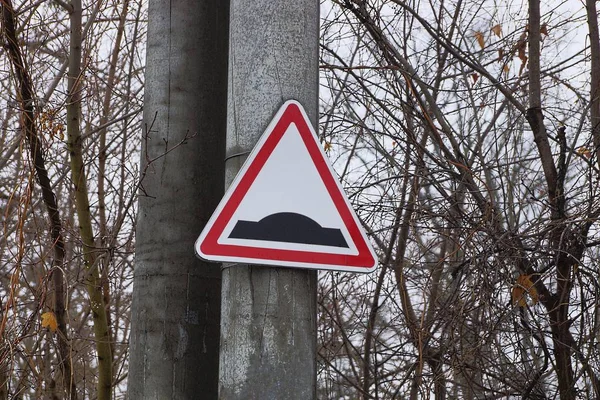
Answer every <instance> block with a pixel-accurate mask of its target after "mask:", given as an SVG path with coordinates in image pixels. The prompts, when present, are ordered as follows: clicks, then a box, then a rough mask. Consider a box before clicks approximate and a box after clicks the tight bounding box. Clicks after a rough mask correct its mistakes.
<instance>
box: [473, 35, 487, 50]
mask: <svg viewBox="0 0 600 400" xmlns="http://www.w3.org/2000/svg"><path fill="white" fill-rule="evenodd" d="M474 36H475V39H477V43H479V46H480V47H481V48H482V49H483V48H484V47H485V38H484V37H483V32H481V31H475V34H474Z"/></svg>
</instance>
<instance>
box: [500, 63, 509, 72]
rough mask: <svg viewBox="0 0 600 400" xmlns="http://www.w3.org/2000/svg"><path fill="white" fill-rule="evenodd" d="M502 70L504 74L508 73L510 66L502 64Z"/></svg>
mask: <svg viewBox="0 0 600 400" xmlns="http://www.w3.org/2000/svg"><path fill="white" fill-rule="evenodd" d="M502 71H504V73H505V74H508V72H509V71H510V67H509V66H508V64H504V66H503V67H502Z"/></svg>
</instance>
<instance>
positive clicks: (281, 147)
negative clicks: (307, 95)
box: [195, 101, 377, 272]
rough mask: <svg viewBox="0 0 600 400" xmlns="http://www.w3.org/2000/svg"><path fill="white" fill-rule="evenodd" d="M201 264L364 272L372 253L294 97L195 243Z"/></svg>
mask: <svg viewBox="0 0 600 400" xmlns="http://www.w3.org/2000/svg"><path fill="white" fill-rule="evenodd" d="M195 250H196V253H197V254H198V255H199V256H200V257H201V258H203V259H205V260H209V261H220V262H222V261H228V262H243V263H251V264H262V265H277V266H287V267H298V268H312V269H331V270H340V271H352V272H370V271H372V270H373V269H374V268H375V266H376V265H377V258H376V256H375V253H374V251H373V249H372V247H371V245H370V243H369V241H368V240H367V237H366V234H365V233H364V231H363V229H362V228H361V226H360V223H359V221H358V218H357V217H356V215H355V213H354V211H353V210H352V208H351V207H350V203H349V202H348V199H347V197H346V195H345V193H344V191H343V189H342V187H341V186H340V184H339V182H338V180H337V179H336V178H335V177H334V173H333V170H332V168H331V166H330V165H329V163H328V162H327V158H326V156H325V153H324V152H323V150H322V148H321V146H320V144H319V142H318V140H317V137H316V135H315V133H314V130H313V128H312V125H311V123H310V121H309V119H308V117H307V115H306V113H305V111H304V109H303V108H302V106H301V105H300V104H299V103H298V102H296V101H287V102H286V103H285V104H284V105H283V106H282V107H281V108H280V109H279V111H278V112H277V114H276V115H275V117H274V118H273V120H272V121H271V123H270V124H269V126H268V127H267V129H266V131H265V133H264V134H263V136H262V137H261V138H260V140H259V141H258V143H257V144H256V146H255V148H254V150H253V151H252V153H251V154H250V156H249V157H248V159H247V160H246V163H245V164H244V166H243V167H242V169H241V170H240V172H239V173H238V175H237V176H236V178H235V180H234V181H233V183H232V184H231V186H230V187H229V189H228V191H227V193H226V194H225V196H224V197H223V199H222V200H221V203H220V204H219V206H218V207H217V209H216V210H215V212H214V214H213V216H212V217H211V219H210V220H209V222H208V224H207V225H206V226H205V228H204V230H203V231H202V233H201V235H200V237H199V238H198V240H197V241H196V245H195Z"/></svg>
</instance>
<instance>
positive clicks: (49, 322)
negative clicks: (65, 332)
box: [42, 311, 58, 332]
mask: <svg viewBox="0 0 600 400" xmlns="http://www.w3.org/2000/svg"><path fill="white" fill-rule="evenodd" d="M42 328H48V329H50V330H51V331H52V332H56V329H57V328H58V324H57V322H56V316H55V315H54V313H53V312H51V311H47V312H45V313H43V314H42Z"/></svg>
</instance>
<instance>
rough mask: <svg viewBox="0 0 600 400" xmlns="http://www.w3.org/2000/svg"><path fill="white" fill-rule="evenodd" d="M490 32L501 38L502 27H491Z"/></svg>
mask: <svg viewBox="0 0 600 400" xmlns="http://www.w3.org/2000/svg"><path fill="white" fill-rule="evenodd" d="M491 31H492V32H493V33H494V35H496V36H498V37H501V36H502V27H501V26H500V24H497V25H494V26H492V29H491Z"/></svg>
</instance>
